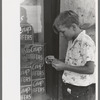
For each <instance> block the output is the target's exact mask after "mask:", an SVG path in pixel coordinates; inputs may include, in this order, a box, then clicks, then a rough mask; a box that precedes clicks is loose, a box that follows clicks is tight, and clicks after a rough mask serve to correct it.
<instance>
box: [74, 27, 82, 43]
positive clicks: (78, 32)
mask: <svg viewBox="0 0 100 100" xmlns="http://www.w3.org/2000/svg"><path fill="white" fill-rule="evenodd" d="M82 31H83V30H81V29H79V30H78V31H77V33H76V34H75V36H74V37H73V38H72V42H73V41H74V40H75V39H76V38H77V37H78V35H79V34H80V33H81V32H82Z"/></svg>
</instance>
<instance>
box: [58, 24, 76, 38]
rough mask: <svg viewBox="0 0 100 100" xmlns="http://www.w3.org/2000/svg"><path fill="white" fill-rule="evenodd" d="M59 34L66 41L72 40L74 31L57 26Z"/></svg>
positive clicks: (71, 28)
mask: <svg viewBox="0 0 100 100" xmlns="http://www.w3.org/2000/svg"><path fill="white" fill-rule="evenodd" d="M59 30H60V31H59V32H60V33H61V34H63V36H64V37H65V38H66V39H67V40H72V38H73V37H74V36H75V31H74V29H73V27H70V28H67V27H64V26H62V25H61V26H59Z"/></svg>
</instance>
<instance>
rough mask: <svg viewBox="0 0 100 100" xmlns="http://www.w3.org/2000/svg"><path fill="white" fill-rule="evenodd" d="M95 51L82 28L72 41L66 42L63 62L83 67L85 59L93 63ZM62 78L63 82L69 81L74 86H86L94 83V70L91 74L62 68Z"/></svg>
mask: <svg viewBox="0 0 100 100" xmlns="http://www.w3.org/2000/svg"><path fill="white" fill-rule="evenodd" d="M95 51H96V50H95V43H94V41H93V40H92V39H91V38H90V37H89V36H88V35H87V34H86V31H85V30H84V31H82V32H81V33H80V34H79V35H78V37H77V38H76V39H75V40H74V41H73V42H72V41H69V42H68V48H67V52H66V58H65V63H68V64H69V65H72V66H73V67H75V66H81V67H82V66H83V67H84V65H85V64H86V62H87V61H93V62H94V63H95ZM94 70H95V68H94ZM62 79H63V82H64V83H69V84H72V85H76V86H88V85H90V84H92V83H95V71H94V73H93V74H80V73H76V72H72V71H67V70H64V73H63V75H62Z"/></svg>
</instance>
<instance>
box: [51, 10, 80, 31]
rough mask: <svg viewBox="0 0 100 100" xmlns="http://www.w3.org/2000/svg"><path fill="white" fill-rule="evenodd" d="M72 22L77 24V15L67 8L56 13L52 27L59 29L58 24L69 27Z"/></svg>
mask: <svg viewBox="0 0 100 100" xmlns="http://www.w3.org/2000/svg"><path fill="white" fill-rule="evenodd" d="M73 23H74V24H76V25H78V26H79V16H78V15H77V14H76V13H75V12H73V11H71V10H68V11H64V12H61V13H60V14H59V15H58V17H57V18H56V19H55V21H54V24H53V27H55V28H56V29H59V26H60V25H63V26H65V27H67V28H70V27H71V25H72V24H73Z"/></svg>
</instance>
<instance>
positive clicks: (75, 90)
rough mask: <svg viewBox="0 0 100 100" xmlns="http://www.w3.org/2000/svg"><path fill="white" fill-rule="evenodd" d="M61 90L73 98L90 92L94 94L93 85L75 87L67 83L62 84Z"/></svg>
mask: <svg viewBox="0 0 100 100" xmlns="http://www.w3.org/2000/svg"><path fill="white" fill-rule="evenodd" d="M64 89H65V90H64ZM63 90H64V91H66V93H69V94H70V95H72V96H74V97H75V96H76V97H79V96H81V95H85V94H87V93H90V92H93V93H95V84H91V85H89V86H75V85H71V84H68V83H63Z"/></svg>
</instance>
